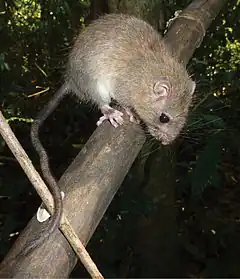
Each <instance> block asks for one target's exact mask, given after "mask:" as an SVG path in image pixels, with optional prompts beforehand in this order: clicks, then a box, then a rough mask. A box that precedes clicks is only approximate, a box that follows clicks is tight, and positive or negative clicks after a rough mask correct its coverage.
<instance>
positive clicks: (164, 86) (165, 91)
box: [153, 78, 171, 97]
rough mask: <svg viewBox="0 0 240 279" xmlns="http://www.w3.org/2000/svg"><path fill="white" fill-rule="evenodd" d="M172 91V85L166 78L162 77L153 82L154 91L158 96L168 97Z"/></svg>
mask: <svg viewBox="0 0 240 279" xmlns="http://www.w3.org/2000/svg"><path fill="white" fill-rule="evenodd" d="M170 91H171V86H170V84H169V82H168V81H167V80H166V78H160V79H158V80H157V81H156V82H155V83H154V84H153V92H154V94H156V95H157V96H158V97H167V96H168V95H169V93H170Z"/></svg>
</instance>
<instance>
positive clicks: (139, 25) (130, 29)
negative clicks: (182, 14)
mask: <svg viewBox="0 0 240 279" xmlns="http://www.w3.org/2000/svg"><path fill="white" fill-rule="evenodd" d="M164 49H165V46H164V44H163V42H162V38H161V36H160V35H159V34H158V32H157V31H156V30H154V29H153V28H152V26H151V25H150V24H148V23H146V22H145V21H143V20H141V19H138V18H136V17H133V16H130V15H123V14H109V15H105V16H102V17H100V18H99V19H97V20H95V21H93V22H92V23H91V24H90V25H89V26H87V27H86V28H85V29H84V30H83V31H82V32H81V33H80V34H79V36H78V37H77V38H76V41H75V44H74V47H73V49H72V51H71V53H70V56H69V63H68V68H67V78H68V79H70V80H71V81H74V84H75V88H81V90H82V91H83V93H85V94H87V95H89V96H90V97H91V96H92V94H93V91H95V90H96V86H97V82H98V81H99V80H101V79H104V82H105V84H106V85H107V87H108V89H109V91H111V92H112V93H113V91H114V86H115V84H114V82H115V81H116V79H117V78H119V76H121V75H122V74H123V75H125V73H126V68H127V67H129V65H130V64H131V62H133V61H137V60H143V59H144V57H145V58H146V60H148V61H149V60H151V57H150V56H152V57H154V58H155V57H156V53H157V52H159V51H160V50H161V52H163V51H164ZM158 62H161V61H158ZM90 91H91V92H90ZM89 92H90V94H88V93H89ZM89 96H88V98H89ZM112 97H113V98H114V96H112Z"/></svg>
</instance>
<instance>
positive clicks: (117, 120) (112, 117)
mask: <svg viewBox="0 0 240 279" xmlns="http://www.w3.org/2000/svg"><path fill="white" fill-rule="evenodd" d="M101 111H102V113H103V116H101V117H100V118H99V120H98V122H97V126H99V125H101V124H102V123H103V121H104V120H109V121H110V123H111V124H112V125H113V127H115V128H117V127H118V125H122V124H123V122H124V121H123V118H122V116H123V113H122V112H121V111H118V110H116V109H113V108H112V107H110V106H108V105H105V106H103V107H102V108H101Z"/></svg>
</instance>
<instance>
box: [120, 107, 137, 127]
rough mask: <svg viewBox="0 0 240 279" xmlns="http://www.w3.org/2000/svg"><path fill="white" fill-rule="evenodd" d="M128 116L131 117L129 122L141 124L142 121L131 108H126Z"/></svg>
mask: <svg viewBox="0 0 240 279" xmlns="http://www.w3.org/2000/svg"><path fill="white" fill-rule="evenodd" d="M124 109H125V111H126V113H127V115H128V116H129V121H130V122H132V123H135V124H140V119H138V117H137V116H136V115H134V113H133V112H132V111H131V109H129V108H124Z"/></svg>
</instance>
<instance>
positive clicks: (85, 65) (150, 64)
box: [31, 14, 195, 243]
mask: <svg viewBox="0 0 240 279" xmlns="http://www.w3.org/2000/svg"><path fill="white" fill-rule="evenodd" d="M194 90H195V82H193V81H192V80H191V79H190V77H189V75H188V73H187V71H186V69H185V68H184V66H183V65H181V64H180V63H179V62H178V61H177V59H175V58H174V57H173V56H172V55H171V54H170V52H169V50H168V48H167V46H166V45H165V43H164V41H163V38H162V37H161V36H160V35H159V34H158V32H157V31H156V30H154V29H153V28H152V27H151V25H149V24H148V23H146V22H144V21H143V20H141V19H137V18H135V17H133V16H130V15H123V14H110V15H105V16H102V17H100V18H99V19H97V20H95V21H94V22H92V23H91V24H90V25H89V26H87V27H86V28H85V29H84V30H83V31H81V33H80V34H79V36H78V37H77V38H76V41H75V44H74V46H73V48H72V50H71V52H70V55H69V60H68V64H67V67H66V72H65V82H64V84H63V85H62V87H61V88H60V90H59V91H58V92H57V93H56V94H55V96H54V97H53V99H52V100H51V101H50V102H49V103H48V104H47V105H46V106H45V108H44V109H43V110H42V111H41V112H40V114H39V116H38V117H37V119H36V121H34V123H33V126H32V131H31V137H32V141H33V145H34V147H35V148H36V149H37V152H38V153H39V155H40V159H41V167H42V171H43V175H44V178H45V180H46V181H47V182H48V184H49V188H50V189H51V191H52V193H53V196H54V201H55V214H54V216H53V217H52V218H51V219H50V222H51V224H50V225H49V226H48V230H47V231H46V233H44V234H43V235H42V236H41V238H40V239H38V240H37V242H36V243H41V242H43V240H44V239H45V238H47V237H48V236H49V235H50V233H49V232H50V230H49V228H50V229H51V232H52V231H53V228H56V227H57V225H58V222H59V220H60V216H61V211H62V205H61V198H60V197H61V195H60V190H59V188H58V186H57V183H56V181H55V180H54V178H53V176H52V174H51V172H50V169H49V165H48V156H47V153H46V152H45V150H44V148H43V146H42V145H41V142H40V140H39V138H38V131H39V128H40V126H41V124H42V123H43V121H44V120H45V119H46V118H47V117H48V115H49V114H50V113H51V112H52V111H53V110H54V109H55V107H56V106H57V105H58V103H59V102H60V100H61V99H62V98H63V97H64V95H66V94H67V93H70V92H73V93H75V94H76V96H77V97H78V98H79V99H80V100H81V101H86V102H92V103H93V104H95V105H97V106H98V108H99V109H100V110H101V111H102V113H103V116H102V117H101V118H100V119H99V121H98V122H97V125H100V124H101V123H102V122H103V121H104V120H106V119H108V120H109V121H110V122H111V123H112V125H113V126H114V127H117V126H118V125H121V124H122V123H123V118H122V115H123V114H122V112H120V111H118V110H116V109H114V108H112V107H111V106H110V102H111V100H115V101H117V103H118V104H119V105H121V106H122V107H123V108H124V109H125V110H126V112H127V113H128V114H129V115H130V120H131V121H134V117H133V115H132V113H131V110H132V109H133V110H134V111H135V112H136V114H137V115H138V117H139V118H140V119H141V120H142V121H143V122H144V123H145V124H146V126H147V128H148V130H149V132H150V133H151V134H152V135H153V136H154V137H155V138H156V139H157V140H159V141H160V142H162V144H169V143H171V142H172V141H173V140H174V139H175V138H176V137H177V136H178V134H179V132H180V130H181V129H182V127H183V126H184V124H185V122H186V117H187V114H188V108H189V106H190V103H191V100H192V94H193V92H194Z"/></svg>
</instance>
